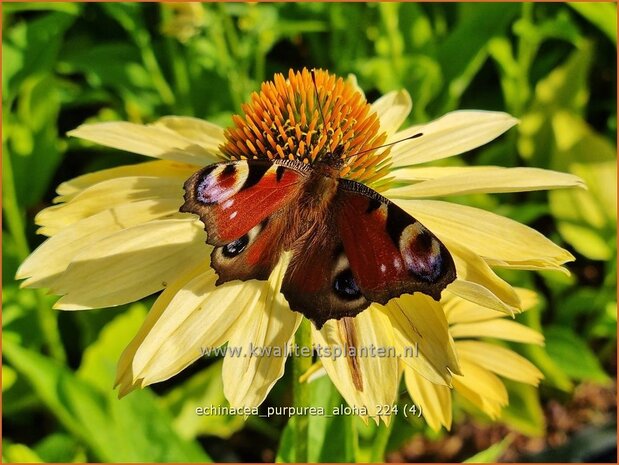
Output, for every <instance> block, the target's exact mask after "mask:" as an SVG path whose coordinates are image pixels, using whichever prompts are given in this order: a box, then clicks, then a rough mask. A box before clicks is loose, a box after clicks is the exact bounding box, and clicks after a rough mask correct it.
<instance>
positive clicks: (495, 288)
mask: <svg viewBox="0 0 619 465" xmlns="http://www.w3.org/2000/svg"><path fill="white" fill-rule="evenodd" d="M437 235H439V237H440V234H439V233H437ZM441 239H444V242H445V245H446V246H447V248H448V249H449V251H450V252H451V254H452V256H453V259H454V262H455V264H456V272H457V275H458V279H456V281H454V282H453V283H452V284H450V285H449V286H448V287H447V290H448V291H449V292H451V293H453V294H456V295H458V296H460V297H462V298H463V299H466V300H470V301H471V302H475V303H478V304H480V305H482V306H484V307H487V308H492V309H493V310H498V311H500V312H504V313H507V314H509V315H512V314H513V313H514V312H518V311H520V299H519V298H518V295H517V294H516V292H515V291H514V289H513V288H512V287H511V286H510V285H509V284H508V283H507V282H505V281H504V280H502V279H501V278H499V277H498V276H497V275H496V273H495V272H494V271H492V269H491V268H490V267H489V266H488V264H487V263H486V262H485V261H484V260H483V259H482V258H481V257H480V256H479V255H476V254H475V253H473V252H471V251H470V250H469V249H468V248H466V247H464V246H463V245H462V244H460V243H458V242H454V241H452V240H451V238H449V239H447V238H441Z"/></svg>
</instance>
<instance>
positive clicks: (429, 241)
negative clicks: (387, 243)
mask: <svg viewBox="0 0 619 465" xmlns="http://www.w3.org/2000/svg"><path fill="white" fill-rule="evenodd" d="M399 248H400V253H401V254H402V258H403V259H404V264H405V266H406V269H407V270H408V271H409V272H410V273H412V274H413V275H415V276H416V277H417V278H419V279H420V280H422V281H425V282H428V283H432V282H435V281H437V280H438V279H439V277H440V275H441V273H442V272H443V268H444V267H443V257H442V254H441V247H440V244H439V242H438V240H437V239H436V238H435V237H433V236H432V234H430V232H429V231H428V230H427V229H425V228H424V227H423V226H422V225H421V223H419V222H415V223H413V224H410V225H408V226H407V227H406V228H404V230H403V231H402V234H401V235H400V243H399Z"/></svg>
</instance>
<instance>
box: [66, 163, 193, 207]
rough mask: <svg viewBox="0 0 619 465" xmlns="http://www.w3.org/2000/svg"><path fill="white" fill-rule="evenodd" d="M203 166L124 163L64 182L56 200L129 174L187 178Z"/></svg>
mask: <svg viewBox="0 0 619 465" xmlns="http://www.w3.org/2000/svg"><path fill="white" fill-rule="evenodd" d="M200 168H201V167H199V166H196V165H189V164H187V163H178V162H173V161H168V160H155V161H147V162H144V163H136V164H135V165H123V166H117V167H114V168H108V169H105V170H100V171H95V172H94V173H88V174H83V175H81V176H78V177H77V178H73V179H70V180H68V181H65V182H63V183H62V184H60V185H59V186H58V187H57V188H56V192H57V193H58V195H59V196H60V197H59V198H56V199H54V200H55V201H56V202H59V201H63V202H68V201H69V200H71V199H72V198H73V197H75V196H76V195H77V194H78V193H79V192H81V191H83V190H84V189H86V188H88V187H90V186H93V185H95V184H97V183H100V182H102V181H108V180H110V179H115V178H125V177H129V176H160V177H164V178H169V177H172V178H176V179H179V180H180V179H187V178H189V177H190V176H191V175H192V174H193V173H195V172H196V171H197V170H198V169H200Z"/></svg>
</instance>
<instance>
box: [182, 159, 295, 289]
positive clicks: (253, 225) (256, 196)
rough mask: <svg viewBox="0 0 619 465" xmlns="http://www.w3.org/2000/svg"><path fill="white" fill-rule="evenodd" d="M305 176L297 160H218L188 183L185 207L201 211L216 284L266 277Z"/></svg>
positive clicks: (193, 211)
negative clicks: (289, 212)
mask: <svg viewBox="0 0 619 465" xmlns="http://www.w3.org/2000/svg"><path fill="white" fill-rule="evenodd" d="M306 178H307V169H306V167H305V165H303V164H302V163H298V162H288V161H277V162H270V161H268V160H241V161H232V162H224V163H216V164H214V165H210V166H207V167H205V168H203V169H202V170H200V171H198V172H197V173H195V174H194V175H193V176H192V177H191V178H189V179H188V180H187V181H186V182H185V203H184V204H183V205H182V206H181V209H180V210H181V211H182V212H189V213H194V214H197V215H198V216H199V217H200V220H202V222H203V223H204V229H205V231H206V233H207V239H206V242H207V243H208V244H211V245H214V246H215V248H214V250H213V252H212V254H211V259H212V261H211V264H212V266H213V268H214V269H215V271H217V273H218V274H219V280H218V283H223V282H226V281H231V280H234V279H241V280H246V279H267V278H268V276H269V273H270V271H271V270H272V269H273V267H274V266H275V264H276V262H277V260H278V258H279V255H280V254H281V251H282V249H283V247H284V245H285V228H286V221H285V217H286V212H287V211H288V209H289V207H290V205H291V203H293V202H294V200H295V199H297V198H298V196H299V194H300V193H301V192H302V189H303V186H304V183H305V181H306Z"/></svg>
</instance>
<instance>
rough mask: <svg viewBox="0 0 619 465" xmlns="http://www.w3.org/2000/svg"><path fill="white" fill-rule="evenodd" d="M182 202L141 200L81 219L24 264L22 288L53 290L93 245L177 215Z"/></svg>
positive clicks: (21, 275)
mask: <svg viewBox="0 0 619 465" xmlns="http://www.w3.org/2000/svg"><path fill="white" fill-rule="evenodd" d="M180 203H181V200H179V199H177V198H174V199H159V200H153V199H149V200H142V201H138V202H131V203H128V204H124V205H118V206H116V207H114V208H110V209H108V210H104V211H102V212H99V213H97V214H95V215H92V216H89V217H88V218H85V219H82V220H80V221H78V222H76V223H74V224H72V225H71V226H70V227H68V228H64V229H63V230H62V231H60V232H59V233H58V234H56V235H54V236H52V237H50V238H49V239H47V240H46V241H45V242H43V244H41V245H40V246H39V247H38V248H37V249H36V250H35V251H34V252H32V253H31V254H30V256H29V257H28V258H27V259H26V260H25V261H24V262H23V263H22V264H21V266H20V267H19V269H18V270H17V274H16V276H15V277H16V279H25V278H28V279H27V280H26V281H24V282H23V283H22V286H23V287H54V285H55V284H54V283H55V281H56V280H57V279H58V278H59V276H60V274H61V273H62V272H64V271H65V270H66V269H67V267H68V266H69V264H70V263H71V262H72V261H73V259H74V258H75V257H76V256H77V255H79V254H80V253H82V252H84V251H86V250H88V249H90V248H92V246H93V244H96V243H97V242H98V241H101V240H102V239H104V238H106V237H107V236H110V235H112V234H114V233H116V232H118V231H122V230H123V229H127V228H130V227H132V226H136V225H138V224H142V223H147V222H149V221H152V220H155V219H157V218H161V217H165V216H167V215H172V214H175V213H176V212H177V211H178V207H179V205H180Z"/></svg>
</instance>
